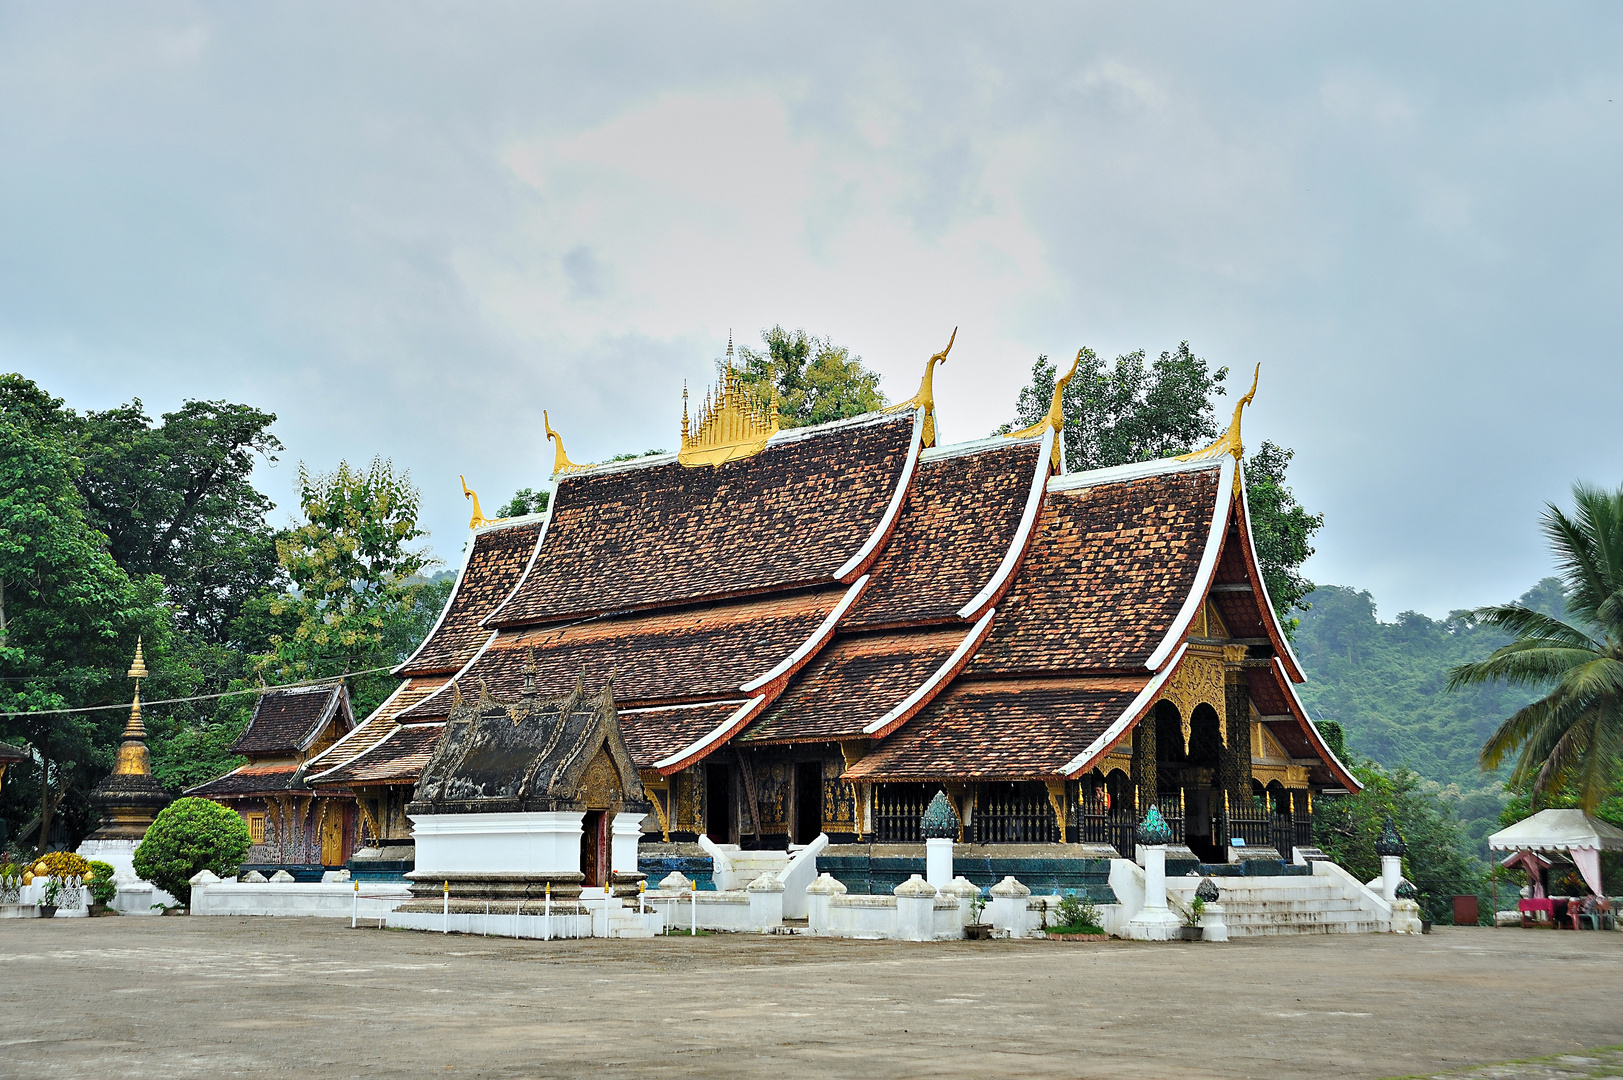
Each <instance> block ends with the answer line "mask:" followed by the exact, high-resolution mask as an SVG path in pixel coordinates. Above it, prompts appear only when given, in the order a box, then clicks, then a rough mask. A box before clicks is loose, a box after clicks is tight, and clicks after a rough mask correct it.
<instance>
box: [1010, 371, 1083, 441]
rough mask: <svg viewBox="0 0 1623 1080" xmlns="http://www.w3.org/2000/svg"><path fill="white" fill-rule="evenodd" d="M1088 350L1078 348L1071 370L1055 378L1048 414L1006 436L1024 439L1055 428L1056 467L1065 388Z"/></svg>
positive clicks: (1062, 420) (1062, 427) (1062, 422)
mask: <svg viewBox="0 0 1623 1080" xmlns="http://www.w3.org/2000/svg"><path fill="white" fill-rule="evenodd" d="M1086 351H1087V350H1086V349H1078V350H1076V359H1075V360H1072V361H1071V370H1070V371H1067V372H1066V373H1065V374H1064V375H1062V376H1060V377H1059V378H1058V379H1056V380H1054V397H1053V400H1051V401H1050V402H1049V403H1048V415H1047V416H1044V417H1043V418H1042V419H1041V420H1039V421H1037V422H1036V423H1035V424H1032V425H1031V426H1030V427H1028V428H1021V429H1020V430H1019V431H1011V432H1009V433H1008V435H1007V436H1006V437H1007V438H1010V439H1024V438H1029V437H1030V436H1032V435H1041V434H1042V433H1043V429H1044V428H1053V429H1054V453H1053V462H1054V467H1055V468H1058V467H1059V463H1060V442H1059V440H1060V436H1061V435H1063V434H1064V433H1065V402H1064V398H1065V388H1066V387H1067V386H1069V385H1071V380H1072V379H1073V378H1075V377H1076V369H1077V368H1078V367H1080V366H1081V364H1082V354H1083V353H1084V352H1086Z"/></svg>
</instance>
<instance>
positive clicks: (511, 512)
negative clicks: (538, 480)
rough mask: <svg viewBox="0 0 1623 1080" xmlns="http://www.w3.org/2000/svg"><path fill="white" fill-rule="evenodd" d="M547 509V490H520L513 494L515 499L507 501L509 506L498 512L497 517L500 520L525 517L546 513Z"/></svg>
mask: <svg viewBox="0 0 1623 1080" xmlns="http://www.w3.org/2000/svg"><path fill="white" fill-rule="evenodd" d="M546 509H547V492H546V489H545V488H543V489H541V490H540V491H536V490H534V489H532V488H519V489H518V490H517V491H515V492H513V497H512V498H511V499H508V500H507V504H506V505H505V506H503V507H502V508H501V509H500V510H497V511H496V516H497V517H499V518H504V517H524V516H525V515H527V514H542V513H545V512H546Z"/></svg>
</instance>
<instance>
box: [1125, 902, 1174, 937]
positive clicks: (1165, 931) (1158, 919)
mask: <svg viewBox="0 0 1623 1080" xmlns="http://www.w3.org/2000/svg"><path fill="white" fill-rule="evenodd" d="M1182 926H1183V920H1182V919H1180V918H1179V917H1178V916H1177V915H1175V914H1174V913H1173V912H1172V911H1171V910H1169V909H1168V908H1145V909H1144V910H1143V911H1140V912H1139V913H1138V914H1137V915H1134V916H1133V917H1132V918H1131V919H1128V920H1127V936H1128V937H1130V938H1132V939H1133V940H1134V941H1171V940H1173V939H1174V938H1176V937H1178V936H1179V931H1180V929H1181V928H1182Z"/></svg>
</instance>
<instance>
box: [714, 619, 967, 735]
mask: <svg viewBox="0 0 1623 1080" xmlns="http://www.w3.org/2000/svg"><path fill="white" fill-rule="evenodd" d="M973 633H974V631H973V630H972V629H971V628H970V627H966V626H963V625H959V626H953V627H946V628H942V629H937V630H929V631H903V632H900V633H878V634H859V635H855V636H852V637H846V638H843V639H841V640H839V641H836V642H835V643H834V644H833V645H831V646H830V647H829V648H827V649H825V650H824V651H823V652H822V653H821V654H820V655H819V656H818V657H817V659H816V660H814V661H813V662H812V663H811V664H809V665H808V666H807V667H806V669H805V670H804V671H803V672H801V674H800V675H799V676H797V677H796V679H795V680H794V681H793V682H792V683H791V684H790V685H789V688H788V689H787V690H786V691H785V692H784V693H783V695H782V696H781V697H779V698H778V700H777V701H776V702H775V703H774V704H773V705H772V706H771V708H770V709H768V710H767V711H766V712H765V713H764V714H763V715H762V717H761V718H760V719H759V720H757V721H755V722H754V723H753V724H751V725H750V726H749V727H748V728H747V729H745V731H744V733H743V734H742V735H741V736H739V740H740V741H741V742H759V743H794V742H827V741H830V740H835V739H858V738H864V737H868V738H871V737H874V735H873V734H866V735H865V733H864V730H863V729H864V728H866V727H868V726H869V725H870V724H872V723H874V722H875V721H877V720H879V719H881V718H883V717H885V716H886V715H887V714H888V713H889V712H890V711H892V710H894V709H896V708H898V707H899V706H902V705H903V704H904V702H906V701H907V699H908V697H909V696H910V695H912V694H914V693H915V692H916V691H918V690H919V688H920V687H922V686H924V685H925V684H926V683H927V682H929V681H930V679H931V676H933V675H935V674H937V672H941V669H942V668H943V666H944V665H947V663H948V661H949V659H951V658H952V657H953V656H954V654H955V653H957V652H958V651H959V648H960V646H962V645H964V644H965V638H966V637H968V636H970V635H972V634H973ZM966 651H967V650H966ZM942 674H943V675H947V674H949V673H948V672H942ZM942 681H943V682H944V681H945V679H943V680H942Z"/></svg>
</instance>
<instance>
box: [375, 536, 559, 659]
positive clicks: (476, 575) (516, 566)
mask: <svg viewBox="0 0 1623 1080" xmlns="http://www.w3.org/2000/svg"><path fill="white" fill-rule="evenodd" d="M540 534H541V522H539V521H525V522H520V523H518V524H514V525H506V526H499V527H495V528H490V529H485V530H483V531H481V532H479V533H476V534H475V535H474V538H473V550H471V551H470V552H469V553H468V561H467V564H466V565H465V566H464V567H463V570H462V573H461V575H460V576H459V577H458V579H457V588H456V591H455V592H454V593H453V594H452V595H451V599H450V600H449V601H448V602H447V603H446V606H445V611H444V612H443V614H442V615H441V616H440V621H439V624H438V625H437V626H435V628H434V630H433V632H432V633H430V634H429V635H428V637H427V638H426V639H425V640H424V641H423V643H422V645H420V646H418V648H417V651H416V652H415V653H414V654H412V657H411V659H409V660H407V661H406V662H405V663H404V664H402V665H400V667H399V668H398V669H397V670H399V671H400V672H401V673H402V674H407V675H423V674H429V673H434V672H441V673H444V672H452V671H455V670H456V669H458V668H460V667H461V666H462V665H463V664H465V663H467V662H468V661H469V660H471V659H472V658H473V654H474V653H475V652H477V651H478V650H479V646H481V645H483V644H484V643H485V639H486V638H488V637H489V636H490V631H489V630H487V629H485V628H484V627H482V626H480V625H479V621H480V620H481V619H483V618H484V617H485V616H486V615H489V614H490V613H491V612H492V611H494V610H495V608H496V605H497V604H500V603H501V602H502V601H503V600H505V599H507V595H508V593H510V592H512V591H513V586H514V585H517V584H518V579H519V578H520V577H521V576H522V575H523V573H524V568H525V566H527V565H528V564H529V561H530V556H531V554H533V553H534V551H535V541H536V537H538V536H539V535H540Z"/></svg>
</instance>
